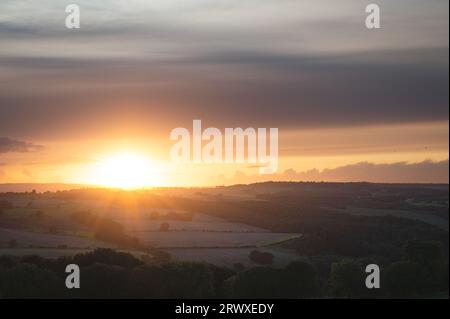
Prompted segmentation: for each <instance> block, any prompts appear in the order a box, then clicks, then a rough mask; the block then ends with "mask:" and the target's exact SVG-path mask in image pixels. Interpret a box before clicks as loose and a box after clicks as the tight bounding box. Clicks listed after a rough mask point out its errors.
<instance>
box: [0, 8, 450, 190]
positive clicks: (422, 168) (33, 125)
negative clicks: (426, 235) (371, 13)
mask: <svg viewBox="0 0 450 319" xmlns="http://www.w3.org/2000/svg"><path fill="white" fill-rule="evenodd" d="M70 3H76V4H78V5H79V7H80V9H81V28H80V29H77V30H68V29H67V28H66V27H65V25H64V21H65V17H66V13H65V7H66V5H68V4H70ZM369 3H370V2H369V1H362V0H345V1H329V0H325V1H320V2H319V1H313V0H305V1H299V0H239V1H238V0H214V1H212V0H209V1H207V0H164V1H162V0H155V1H144V0H130V1H119V0H104V1H87V0H78V1H76V0H72V1H63V0H41V1H31V0H30V1H27V0H17V1H16V0H14V1H12V0H2V1H1V2H0V183H52V182H55V183H56V182H57V183H97V182H98V183H101V182H102V178H103V180H104V179H105V177H101V176H102V174H103V175H110V172H109V171H105V166H108V165H111V163H113V162H114V161H115V160H114V159H117V158H118V157H120V156H122V155H120V154H125V153H126V154H134V155H133V156H134V158H135V160H134V162H133V161H131V163H135V164H136V165H131V166H135V167H134V171H133V172H129V173H130V174H137V175H139V177H140V178H142V179H145V180H149V182H148V185H149V186H156V185H161V186H178V185H180V186H206V185H222V184H233V183H250V182H256V181H264V180H315V181H318V180H326V181H362V180H364V181H371V182H433V183H448V175H449V174H448V158H449V147H448V145H449V140H448V133H449V114H448V103H449V94H448V86H449V60H448V59H449V17H448V9H449V8H448V6H449V3H448V1H445V0H429V1H416V0H396V1H377V2H376V3H377V4H378V5H379V6H380V8H381V29H373V30H369V29H367V28H366V27H365V24H364V21H365V18H366V13H365V7H366V5H367V4H369ZM194 119H201V120H202V123H203V125H204V127H205V128H206V127H216V128H219V129H224V128H226V127H231V128H236V127H242V128H247V127H254V128H269V127H275V128H278V129H279V168H278V171H277V172H276V174H273V175H264V176H261V175H259V174H258V167H255V165H248V164H183V165H179V164H174V163H172V162H171V161H170V158H169V153H170V148H171V146H172V145H173V142H172V141H170V140H169V135H170V132H171V130H172V129H174V128H176V127H185V128H188V129H190V130H192V121H193V120H194ZM118 154H119V155H118ZM116 162H117V161H116ZM138 162H139V163H138ZM114 163H115V162H114ZM137 164H139V165H137ZM125 166H126V165H125ZM129 166H130V165H129ZM148 167H150V168H148ZM117 168H118V167H117V166H116V167H114V168H113V170H114V169H116V171H117ZM123 170H124V171H125V172H122V173H123V174H125V176H123V177H124V178H126V175H127V168H126V167H123ZM139 170H141V173H139ZM143 170H145V172H143ZM121 176H122V175H119V176H115V177H116V178H121Z"/></svg>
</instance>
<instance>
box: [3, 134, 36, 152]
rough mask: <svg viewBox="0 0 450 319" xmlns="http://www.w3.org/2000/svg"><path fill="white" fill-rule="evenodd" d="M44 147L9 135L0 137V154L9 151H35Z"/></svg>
mask: <svg viewBox="0 0 450 319" xmlns="http://www.w3.org/2000/svg"><path fill="white" fill-rule="evenodd" d="M42 148H43V146H41V145H37V144H33V143H29V142H24V141H18V140H13V139H10V138H8V137H0V154H1V153H9V152H19V153H27V152H35V151H38V150H40V149H42Z"/></svg>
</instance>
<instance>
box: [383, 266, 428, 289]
mask: <svg viewBox="0 0 450 319" xmlns="http://www.w3.org/2000/svg"><path fill="white" fill-rule="evenodd" d="M384 282H385V285H386V288H387V291H388V292H389V294H390V295H391V296H392V297H396V298H408V297H414V296H417V295H419V294H422V293H424V292H426V291H427V290H428V285H429V280H428V274H427V271H426V269H425V268H424V267H423V266H422V265H420V264H419V263H417V262H412V261H399V262H395V263H392V264H391V265H389V267H387V269H386V271H385V275H384Z"/></svg>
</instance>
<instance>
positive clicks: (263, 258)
mask: <svg viewBox="0 0 450 319" xmlns="http://www.w3.org/2000/svg"><path fill="white" fill-rule="evenodd" d="M248 258H249V259H250V260H251V261H253V262H254V263H257V264H260V265H271V264H272V263H273V258H274V256H273V255H272V254H271V253H267V252H260V251H257V250H253V251H251V252H250V254H249V255H248Z"/></svg>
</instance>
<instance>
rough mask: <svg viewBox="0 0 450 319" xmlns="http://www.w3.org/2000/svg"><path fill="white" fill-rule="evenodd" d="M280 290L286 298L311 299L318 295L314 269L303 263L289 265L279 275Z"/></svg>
mask: <svg viewBox="0 0 450 319" xmlns="http://www.w3.org/2000/svg"><path fill="white" fill-rule="evenodd" d="M281 280H282V286H283V287H282V288H283V291H284V292H285V293H286V297H288V298H312V297H317V296H318V295H319V293H320V286H319V279H318V275H317V271H316V269H315V268H314V267H313V266H312V265H311V264H309V263H307V262H304V261H294V262H292V263H290V264H289V265H288V266H287V267H286V268H285V269H284V270H283V271H282V273H281Z"/></svg>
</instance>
